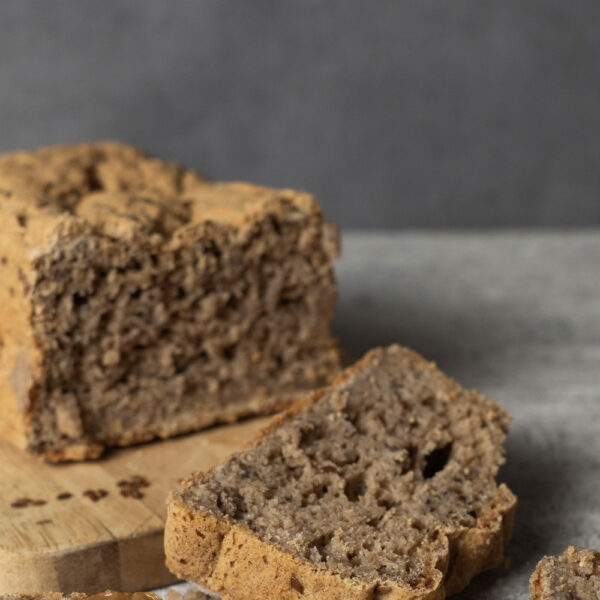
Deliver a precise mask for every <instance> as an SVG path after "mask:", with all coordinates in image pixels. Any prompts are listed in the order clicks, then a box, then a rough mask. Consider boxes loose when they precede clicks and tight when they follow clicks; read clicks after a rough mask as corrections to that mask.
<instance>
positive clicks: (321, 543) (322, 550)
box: [308, 533, 333, 562]
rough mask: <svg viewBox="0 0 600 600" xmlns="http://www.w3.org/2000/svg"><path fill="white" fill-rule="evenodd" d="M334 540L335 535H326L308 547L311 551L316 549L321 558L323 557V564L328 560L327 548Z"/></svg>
mask: <svg viewBox="0 0 600 600" xmlns="http://www.w3.org/2000/svg"><path fill="white" fill-rule="evenodd" d="M332 538H333V533H325V534H323V535H320V536H319V537H318V538H316V539H315V540H313V541H312V542H311V543H310V544H309V546H308V548H309V550H310V549H311V548H314V549H315V550H316V551H317V552H318V553H319V556H320V557H321V562H325V561H326V560H327V553H326V548H327V546H329V543H330V542H331V540H332Z"/></svg>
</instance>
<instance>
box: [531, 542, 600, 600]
mask: <svg viewBox="0 0 600 600" xmlns="http://www.w3.org/2000/svg"><path fill="white" fill-rule="evenodd" d="M529 583H530V592H531V596H530V599H531V600H573V599H576V600H598V599H599V598H600V552H596V551H595V550H590V549H588V548H578V547H576V546H569V547H568V548H567V549H566V550H565V551H564V552H563V554H562V555H561V556H559V557H558V558H556V557H554V556H544V558H542V560H540V562H539V563H538V564H537V567H536V569H535V571H534V572H533V575H532V576H531V579H530V580H529Z"/></svg>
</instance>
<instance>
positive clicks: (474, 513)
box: [468, 510, 477, 519]
mask: <svg viewBox="0 0 600 600" xmlns="http://www.w3.org/2000/svg"><path fill="white" fill-rule="evenodd" d="M468 514H469V516H470V517H473V518H474V519H477V513H476V512H475V511H474V510H470V511H469V513H468Z"/></svg>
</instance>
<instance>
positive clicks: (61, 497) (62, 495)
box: [56, 492, 73, 500]
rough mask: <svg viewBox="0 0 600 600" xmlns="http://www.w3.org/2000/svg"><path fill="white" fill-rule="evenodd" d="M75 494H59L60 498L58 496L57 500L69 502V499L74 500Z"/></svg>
mask: <svg viewBox="0 0 600 600" xmlns="http://www.w3.org/2000/svg"><path fill="white" fill-rule="evenodd" d="M72 497H73V494H70V493H69V492H62V493H61V494H58V496H56V499H57V500H68V499H69V498H72Z"/></svg>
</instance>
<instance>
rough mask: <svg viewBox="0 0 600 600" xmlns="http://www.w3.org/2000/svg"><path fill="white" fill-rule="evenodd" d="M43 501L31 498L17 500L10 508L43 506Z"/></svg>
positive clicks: (44, 502)
mask: <svg viewBox="0 0 600 600" xmlns="http://www.w3.org/2000/svg"><path fill="white" fill-rule="evenodd" d="M44 504H46V501H45V500H33V499H31V498H17V499H16V500H15V501H14V502H13V503H12V504H11V507H12V508H27V507H28V506H44Z"/></svg>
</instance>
